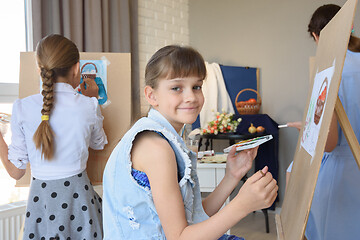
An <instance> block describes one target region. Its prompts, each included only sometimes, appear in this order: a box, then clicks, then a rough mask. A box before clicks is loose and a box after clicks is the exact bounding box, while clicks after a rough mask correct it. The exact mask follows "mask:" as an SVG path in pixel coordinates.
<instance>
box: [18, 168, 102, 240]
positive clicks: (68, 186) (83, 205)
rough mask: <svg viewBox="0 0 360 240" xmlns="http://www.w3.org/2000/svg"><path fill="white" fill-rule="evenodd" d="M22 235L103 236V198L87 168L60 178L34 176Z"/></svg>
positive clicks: (29, 236)
mask: <svg viewBox="0 0 360 240" xmlns="http://www.w3.org/2000/svg"><path fill="white" fill-rule="evenodd" d="M23 236H24V237H23V239H39V240H43V239H46V240H48V239H54V240H55V239H61V240H62V239H64V240H70V239H76V240H77V239H102V208H101V198H100V197H99V195H98V194H97V193H96V192H95V191H94V189H93V187H92V185H91V183H90V180H89V178H88V176H87V174H86V172H85V171H84V172H82V173H80V174H78V175H75V176H72V177H68V178H64V179H58V180H45V181H44V180H39V179H35V178H33V181H32V182H31V187H30V194H29V199H28V203H27V209H26V214H25V228H24V234H23Z"/></svg>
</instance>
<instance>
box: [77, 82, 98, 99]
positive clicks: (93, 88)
mask: <svg viewBox="0 0 360 240" xmlns="http://www.w3.org/2000/svg"><path fill="white" fill-rule="evenodd" d="M80 89H81V92H82V94H84V95H85V96H88V97H96V98H97V97H98V92H99V87H98V86H97V85H96V83H95V81H94V79H91V78H85V79H84V81H83V82H82V83H81V84H80Z"/></svg>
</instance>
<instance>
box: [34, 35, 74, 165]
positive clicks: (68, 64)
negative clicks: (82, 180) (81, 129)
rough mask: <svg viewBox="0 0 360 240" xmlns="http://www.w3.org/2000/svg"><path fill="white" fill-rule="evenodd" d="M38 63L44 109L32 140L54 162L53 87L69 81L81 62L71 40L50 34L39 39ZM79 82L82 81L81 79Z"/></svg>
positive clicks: (45, 156) (37, 49) (46, 157)
mask: <svg viewBox="0 0 360 240" xmlns="http://www.w3.org/2000/svg"><path fill="white" fill-rule="evenodd" d="M36 61H37V64H38V67H39V68H40V76H41V78H42V81H43V85H42V88H43V91H42V92H41V94H42V95H43V107H42V110H41V115H42V116H41V120H42V121H41V123H40V125H39V127H38V129H37V130H36V132H35V134H34V137H33V141H34V143H35V146H36V149H40V150H41V153H42V155H43V156H44V158H45V159H48V160H50V159H52V158H53V157H54V153H55V146H54V137H55V136H54V133H53V131H52V130H51V126H50V124H49V119H50V117H51V116H50V115H51V110H52V108H53V105H54V86H55V85H54V84H55V83H56V82H57V80H58V78H59V77H62V78H63V79H65V80H66V79H68V74H69V71H70V69H71V68H72V67H73V66H74V65H75V64H77V63H78V62H79V50H78V49H77V47H76V45H75V44H74V43H73V42H72V41H70V40H69V39H67V38H65V37H63V36H61V35H58V34H51V35H48V36H46V37H44V38H43V39H41V40H40V42H39V43H38V45H37V47H36ZM79 81H80V79H79Z"/></svg>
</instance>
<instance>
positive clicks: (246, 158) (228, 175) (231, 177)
mask: <svg viewBox="0 0 360 240" xmlns="http://www.w3.org/2000/svg"><path fill="white" fill-rule="evenodd" d="M257 150H258V147H256V148H253V149H249V150H244V151H241V152H239V153H238V154H236V148H235V147H233V148H232V149H231V151H230V152H229V155H228V158H227V161H226V171H225V176H224V178H223V179H222V180H221V182H220V184H219V185H218V186H217V187H216V188H215V190H214V191H213V192H212V193H211V194H210V195H209V196H208V197H206V198H205V199H204V200H203V208H204V210H205V212H206V214H208V215H209V216H212V215H214V214H215V213H217V212H218V211H219V209H220V208H221V206H222V205H223V204H224V202H225V201H226V199H227V198H228V197H229V195H230V194H231V192H232V191H233V190H234V188H235V187H236V186H237V185H238V183H239V182H240V180H241V179H242V177H244V176H245V174H246V173H247V172H248V171H249V170H250V169H251V166H252V163H253V161H254V159H255V157H256V154H257Z"/></svg>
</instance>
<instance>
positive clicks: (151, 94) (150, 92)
mask: <svg viewBox="0 0 360 240" xmlns="http://www.w3.org/2000/svg"><path fill="white" fill-rule="evenodd" d="M144 92H145V98H146V100H147V101H148V103H149V104H150V105H151V106H153V107H156V106H158V105H159V104H158V103H157V101H156V95H155V90H154V89H153V88H152V87H150V86H145V89H144Z"/></svg>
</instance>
